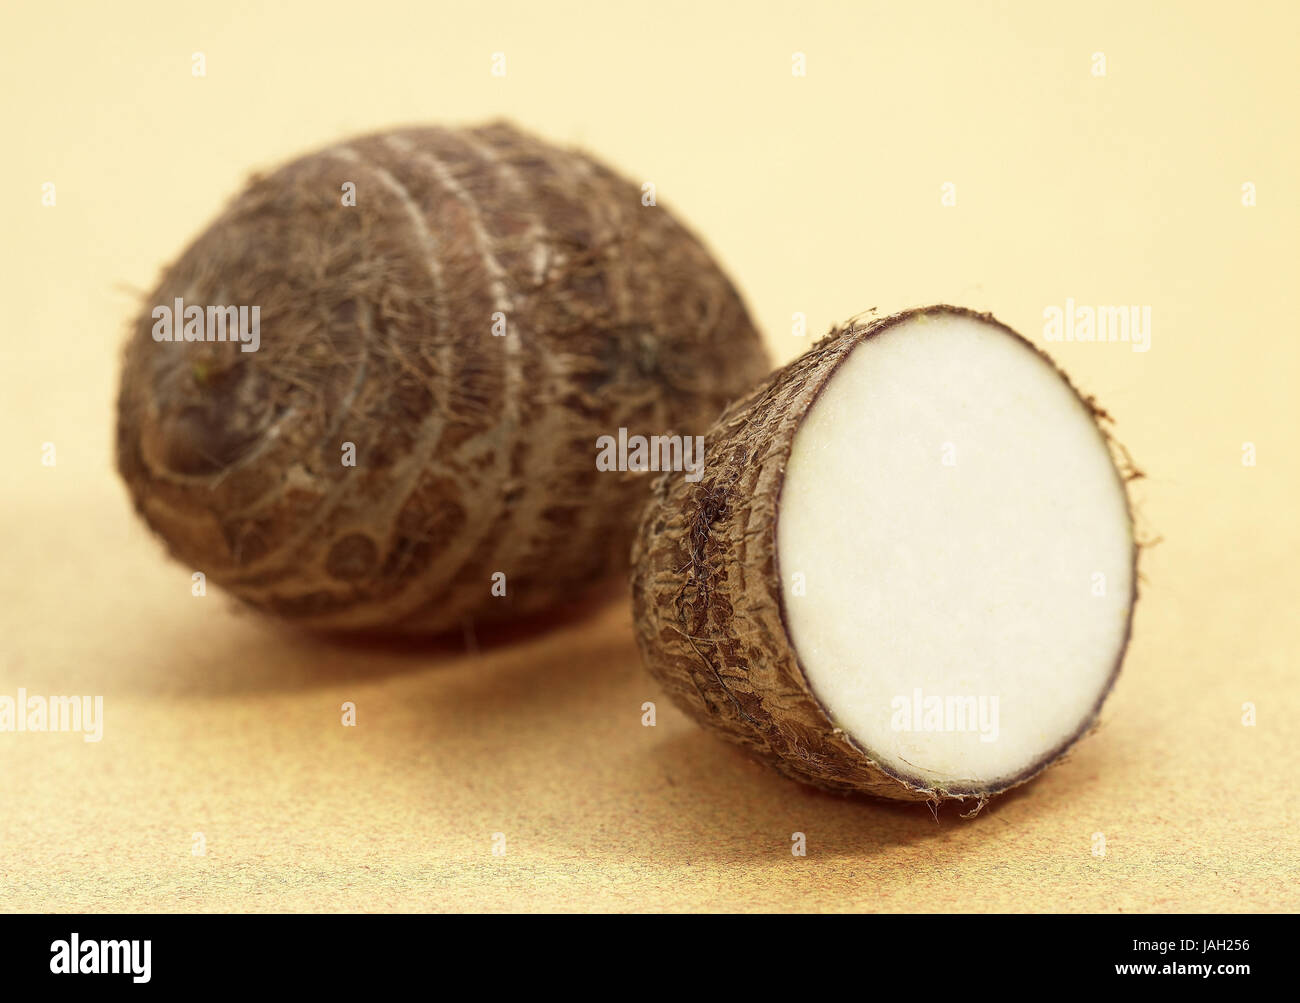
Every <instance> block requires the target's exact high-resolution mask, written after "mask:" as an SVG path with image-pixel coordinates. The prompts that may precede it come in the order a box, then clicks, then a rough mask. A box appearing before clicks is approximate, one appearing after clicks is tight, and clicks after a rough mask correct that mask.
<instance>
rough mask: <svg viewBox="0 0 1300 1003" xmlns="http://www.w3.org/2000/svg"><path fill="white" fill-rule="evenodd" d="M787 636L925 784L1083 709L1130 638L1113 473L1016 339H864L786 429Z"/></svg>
mask: <svg viewBox="0 0 1300 1003" xmlns="http://www.w3.org/2000/svg"><path fill="white" fill-rule="evenodd" d="M777 547H778V560H779V567H780V573H781V587H782V591H783V594H784V600H785V609H786V623H787V627H788V630H789V633H790V640H791V642H792V643H793V645H794V648H795V651H796V652H797V654H798V656H799V660H800V663H801V664H802V666H803V669H804V672H805V673H806V676H807V679H808V682H809V684H810V685H811V687H812V689H813V691H814V693H815V694H816V695H817V697H818V699H819V700H820V701H821V703H822V704H823V706H824V707H825V708H826V710H827V711H828V712H829V714H830V716H831V718H832V720H833V721H834V723H835V724H836V725H837V726H838V727H840V728H843V729H844V730H845V731H846V732H847V733H848V734H849V735H850V736H851V737H852V738H853V739H855V740H856V742H857V744H858V745H859V746H860V747H862V748H863V749H864V750H865V751H866V752H867V753H868V754H869V755H870V756H871V757H872V758H873V759H874V760H875V761H876V762H877V763H879V764H880V765H881V766H883V767H885V768H886V769H888V770H889V771H890V772H893V773H895V774H896V775H900V776H902V777H904V778H906V779H909V780H911V781H912V782H914V783H917V784H918V786H923V787H926V788H932V787H940V788H944V789H948V790H951V791H954V792H962V791H980V790H987V789H999V788H1000V787H1002V786H1005V784H1006V782H1007V781H1009V780H1012V779H1015V778H1017V777H1019V776H1020V775H1022V774H1023V773H1024V772H1025V771H1026V770H1028V769H1030V768H1031V767H1033V766H1035V765H1037V764H1038V763H1040V762H1041V761H1042V760H1043V759H1044V758H1045V757H1047V756H1048V755H1050V754H1051V753H1053V752H1055V751H1056V750H1058V749H1059V748H1060V747H1061V746H1062V744H1064V743H1066V742H1068V741H1069V740H1070V739H1071V738H1072V737H1074V736H1075V734H1076V733H1077V732H1078V731H1079V729H1080V728H1081V727H1082V726H1083V725H1084V724H1085V723H1086V722H1087V720H1088V719H1089V717H1091V716H1092V714H1093V713H1094V711H1095V709H1096V706H1097V703H1098V701H1099V700H1100V699H1101V697H1102V695H1103V694H1104V692H1105V691H1106V688H1107V685H1108V682H1109V680H1110V678H1111V674H1112V672H1113V671H1114V670H1115V668H1116V663H1117V661H1118V660H1119V658H1120V657H1121V655H1122V652H1123V648H1124V645H1125V642H1126V637H1127V629H1128V627H1127V625H1128V618H1129V607H1130V602H1131V597H1132V590H1133V580H1132V576H1133V556H1134V554H1133V538H1132V529H1131V523H1130V519H1129V515H1128V508H1127V504H1126V498H1125V491H1124V485H1123V483H1122V481H1121V479H1120V477H1119V474H1118V473H1117V471H1116V469H1115V466H1114V464H1113V462H1112V460H1111V457H1110V453H1109V450H1108V449H1107V446H1106V443H1105V440H1104V438H1103V437H1102V435H1101V433H1100V431H1099V430H1098V428H1097V425H1096V423H1095V421H1094V420H1093V417H1092V415H1091V413H1090V411H1089V409H1088V408H1087V406H1086V405H1085V404H1084V403H1083V402H1082V401H1080V400H1079V398H1078V397H1077V396H1076V395H1075V393H1074V392H1073V391H1072V390H1071V389H1070V388H1069V386H1068V385H1067V384H1066V383H1065V381H1064V380H1062V379H1061V377H1060V376H1059V375H1058V374H1057V373H1056V371H1055V370H1054V369H1053V367H1052V366H1051V365H1050V364H1049V363H1048V362H1047V361H1046V360H1044V359H1043V358H1042V357H1041V356H1039V355H1038V354H1037V353H1036V352H1035V351H1033V350H1032V349H1031V348H1030V347H1029V346H1028V345H1026V344H1025V343H1023V342H1021V341H1020V340H1019V339H1017V338H1015V337H1013V336H1011V335H1009V334H1007V333H1006V332H1005V331H1003V330H1002V329H1000V328H998V327H996V326H994V325H992V324H989V323H986V322H984V321H981V320H978V319H976V318H973V317H969V316H963V315H958V314H929V315H923V316H918V317H915V318H913V319H910V320H905V321H903V322H901V323H899V324H897V325H895V326H894V327H892V328H888V329H886V330H885V331H883V332H882V333H880V334H878V335H876V336H875V337H872V338H870V339H868V340H866V341H864V342H863V343H862V344H861V345H859V346H858V347H857V348H855V349H854V350H853V351H852V353H851V354H850V355H849V356H848V358H847V359H846V360H845V361H844V362H843V364H841V365H840V367H839V368H838V369H837V370H836V371H835V372H834V373H833V374H832V376H831V377H830V380H829V381H828V383H827V384H826V386H825V388H824V390H823V391H822V393H821V395H820V397H819V398H818V399H817V400H816V402H815V403H814V404H813V406H812V408H811V409H810V410H809V412H808V414H807V416H806V418H805V420H804V422H803V424H802V426H801V427H800V429H799V430H798V432H797V433H796V435H795V439H794V443H793V446H792V450H791V454H790V459H789V463H788V465H787V468H786V474H785V483H784V487H783V488H782V492H781V499H780V509H779V515H778V522H777Z"/></svg>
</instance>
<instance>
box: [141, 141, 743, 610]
mask: <svg viewBox="0 0 1300 1003" xmlns="http://www.w3.org/2000/svg"><path fill="white" fill-rule="evenodd" d="M345 182H352V183H354V184H355V186H356V205H355V206H345V205H343V204H342V186H343V185H344V183H345ZM640 197H641V193H640V189H639V187H638V186H637V185H634V184H633V183H631V182H629V181H627V180H624V179H622V178H620V177H618V176H616V175H615V174H613V173H611V172H610V171H609V170H608V169H606V168H605V167H603V166H602V165H600V164H599V163H597V162H595V161H593V160H591V159H589V158H587V157H586V156H584V155H582V154H580V153H577V152H571V151H565V150H560V149H557V148H555V147H553V146H550V145H548V144H546V143H543V142H541V141H539V140H537V139H534V138H532V137H529V136H527V135H524V134H522V133H520V132H519V131H517V130H515V129H514V128H512V127H510V126H508V125H506V124H502V123H497V124H493V125H489V126H485V127H481V128H472V129H456V130H453V129H438V128H421V129H405V130H397V131H393V132H387V133H382V134H378V135H371V136H365V137H361V138H358V139H355V140H352V141H350V142H347V143H345V144H343V145H339V146H335V147H332V148H329V149H326V150H322V151H320V152H318V153H315V154H313V155H310V156H306V157H303V158H302V159H299V160H296V161H294V162H292V163H290V164H288V165H287V166H285V167H283V168H281V169H280V170H278V171H276V172H275V173H273V174H271V175H270V176H268V177H265V178H254V179H253V181H252V182H251V183H250V185H249V187H248V188H247V190H245V191H244V192H243V193H242V194H241V195H239V196H238V197H237V198H236V199H234V201H233V202H232V203H231V204H230V205H229V207H228V208H227V209H226V210H225V211H224V213H223V214H222V215H221V216H220V217H219V218H218V219H217V220H216V222H215V223H213V225H212V226H211V227H210V228H209V229H208V230H207V231H206V232H205V233H203V234H202V235H201V236H200V237H199V238H198V239H197V240H196V241H195V242H194V243H193V244H192V245H191V246H190V247H189V249H188V250H186V251H185V252H184V254H183V255H182V256H181V258H180V259H179V260H178V261H177V262H176V263H175V264H174V265H173V266H172V267H171V268H170V269H169V270H168V271H167V272H166V274H165V275H164V276H163V278H162V280H161V281H160V283H159V284H158V286H157V288H156V289H155V290H153V291H152V292H151V293H150V294H149V296H148V298H147V300H146V302H145V307H144V310H143V311H142V312H141V315H140V317H139V319H138V321H137V322H136V323H135V326H134V329H133V331H132V336H131V339H130V341H129V344H128V346H127V349H126V357H125V362H124V368H123V373H122V384H121V393H120V397H119V401H118V427H117V457H118V467H119V469H120V471H121V474H122V477H123V478H124V479H125V481H126V483H127V486H128V488H129V490H130V493H131V497H132V500H133V502H134V504H135V506H136V508H137V510H138V511H139V512H140V513H141V515H142V516H143V517H144V519H145V520H146V521H147V522H148V523H149V525H150V526H151V527H152V528H153V529H154V530H155V531H156V532H157V533H158V534H159V535H160V536H161V537H162V538H163V539H164V540H165V541H166V543H167V545H168V547H169V548H170V550H171V552H172V553H173V555H174V556H175V557H176V558H178V559H179V560H181V561H183V562H185V563H186V564H187V565H189V566H190V567H192V568H193V569H194V570H196V571H202V572H204V573H205V574H206V575H207V577H208V578H209V579H210V580H212V581H214V582H217V583H219V584H221V585H223V586H225V587H226V588H227V589H229V590H230V591H232V592H233V593H234V594H236V595H237V596H239V597H240V598H241V599H243V600H245V601H247V602H248V603H250V604H252V605H253V606H256V607H259V608H261V609H263V610H267V611H270V612H274V613H277V614H280V615H282V616H284V617H288V618H290V619H292V620H294V621H295V622H298V623H301V624H304V625H307V626H312V627H320V628H329V629H358V628H360V629H365V628H375V627H383V628H391V629H397V630H404V631H438V630H444V629H448V628H451V627H455V626H460V625H462V624H465V623H467V622H470V621H473V620H486V619H499V618H503V617H506V616H511V615H517V614H522V613H528V612H533V611H536V610H539V609H542V608H544V607H547V606H549V605H551V604H553V603H556V602H560V601H564V600H568V599H571V598H573V597H574V596H575V595H577V594H578V593H580V592H581V591H583V590H584V589H586V588H587V587H588V586H590V585H591V584H593V583H595V582H596V581H598V580H600V579H602V578H605V577H606V576H608V575H609V574H610V573H618V572H619V571H623V570H625V569H626V564H627V553H628V548H629V544H630V542H631V536H632V532H633V530H634V527H635V519H636V513H637V511H638V509H639V504H640V502H641V501H642V500H643V499H644V497H645V496H646V494H647V493H648V490H649V487H650V484H649V479H648V477H646V475H644V474H642V475H638V474H635V473H618V472H599V471H597V470H596V466H595V458H596V440H597V438H598V437H599V436H602V435H617V432H618V429H619V428H620V426H621V427H625V428H627V429H628V430H629V434H638V433H639V434H644V435H652V434H671V433H676V434H681V435H688V434H689V435H698V434H703V433H704V431H705V429H706V428H707V426H708V425H709V424H710V423H711V422H712V420H713V419H714V418H715V417H716V416H717V415H718V414H719V412H721V410H722V409H723V407H724V406H725V405H726V404H727V403H728V402H729V401H731V400H732V399H734V398H735V397H736V396H737V395H738V394H739V393H740V392H741V391H743V390H744V389H745V388H746V387H748V386H749V385H751V384H752V383H753V381H754V380H755V379H757V378H758V377H759V376H761V375H762V374H763V373H765V372H766V371H767V370H768V362H767V359H766V356H765V353H764V351H763V348H762V344H761V341H760V338H759V336H758V334H757V332H756V331H755V330H754V328H753V326H752V324H751V323H750V320H749V318H748V316H747V314H746V311H745V308H744V305H743V304H742V302H741V301H740V298H739V297H738V296H737V294H736V292H735V290H734V289H733V288H732V286H731V283H730V282H729V281H728V280H727V278H726V277H725V276H724V275H723V274H722V272H721V271H720V270H719V269H718V268H717V266H716V265H715V264H714V263H713V262H712V260H711V259H710V257H709V255H708V254H707V252H706V251H705V250H704V249H703V247H701V245H700V244H699V243H698V242H697V241H696V240H695V238H694V237H693V236H692V235H691V234H690V233H689V232H687V231H686V230H685V229H684V228H683V227H682V226H680V225H679V224H678V223H677V222H676V221H674V220H673V218H672V217H671V216H670V215H669V214H668V213H667V212H666V211H665V210H664V209H663V208H660V207H645V206H642V205H641V201H640ZM175 297H183V299H184V301H185V303H186V304H187V305H189V304H196V305H200V306H207V305H226V304H242V305H249V306H252V305H258V306H260V309H261V348H260V350H259V351H256V352H241V351H240V346H239V345H238V344H237V343H234V342H225V343H221V342H215V343H214V342H193V343H183V342H182V343H175V342H172V343H168V342H162V343H159V342H156V341H155V340H154V339H153V337H152V330H153V324H154V320H153V318H152V316H151V309H152V307H154V306H156V305H160V304H167V305H170V304H171V303H172V302H173V300H174V298H175ZM494 314H504V315H505V317H506V318H507V328H506V330H507V334H506V336H504V337H497V336H494V335H493V333H492V329H493V322H494ZM345 443H353V444H355V450H356V465H355V466H346V465H344V463H343V455H344V454H343V450H344V444H345ZM498 571H499V572H503V573H504V574H505V575H506V583H507V594H506V596H505V597H504V598H502V597H496V596H493V595H492V594H491V588H492V584H493V582H492V576H493V574H494V573H495V572H498Z"/></svg>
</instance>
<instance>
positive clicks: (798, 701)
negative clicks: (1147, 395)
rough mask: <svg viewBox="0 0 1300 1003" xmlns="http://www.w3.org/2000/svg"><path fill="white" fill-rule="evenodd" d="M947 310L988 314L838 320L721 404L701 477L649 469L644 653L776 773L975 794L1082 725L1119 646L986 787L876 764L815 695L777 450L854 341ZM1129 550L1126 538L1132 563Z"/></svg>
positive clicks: (642, 591)
mask: <svg viewBox="0 0 1300 1003" xmlns="http://www.w3.org/2000/svg"><path fill="white" fill-rule="evenodd" d="M944 311H947V312H955V313H961V314H967V315H971V316H979V317H981V319H983V320H986V321H989V322H992V323H995V324H996V323H997V322H996V321H994V320H993V318H992V317H989V316H987V315H980V314H975V313H974V312H973V311H969V310H963V309H961V308H958V307H948V306H935V307H927V308H924V309H923V310H919V311H908V312H906V313H902V314H897V315H895V316H892V317H886V318H882V319H875V320H871V321H869V322H866V323H863V324H860V325H855V326H850V327H845V328H840V329H837V330H834V331H832V332H831V334H830V335H828V336H827V337H826V338H824V339H823V340H821V341H820V342H818V343H817V344H816V345H814V346H813V347H812V348H811V349H810V350H809V351H808V352H806V353H805V354H804V355H802V356H800V357H799V358H797V359H795V360H794V361H793V362H791V363H790V364H789V365H787V366H785V367H783V368H782V369H779V370H777V371H776V372H775V373H773V374H771V375H770V376H769V377H768V378H767V379H766V380H764V381H763V382H762V383H761V384H759V385H758V386H757V387H756V388H755V389H754V390H753V391H752V392H751V393H750V394H749V395H748V396H747V397H745V398H743V399H741V400H739V401H737V402H736V403H735V404H733V405H732V406H731V407H730V408H728V409H727V411H726V412H725V413H724V414H723V415H722V417H721V418H719V419H718V421H717V423H716V424H715V425H714V426H713V428H712V429H710V431H709V432H708V434H707V436H706V440H705V457H706V461H707V462H706V465H705V471H704V476H703V478H702V479H700V480H699V482H698V483H695V484H691V483H689V482H687V481H686V480H685V479H684V478H683V477H682V476H681V475H680V474H672V473H669V474H665V475H663V476H661V477H660V478H659V479H658V480H657V481H656V483H655V487H654V493H653V498H652V500H651V502H650V504H649V505H648V506H647V508H646V511H645V513H644V515H643V517H642V523H641V528H640V532H639V533H638V535H637V538H636V542H635V544H634V545H633V558H632V566H633V578H632V600H633V607H634V614H635V622H636V630H637V641H638V644H639V646H640V648H641V654H642V658H643V659H644V661H645V663H646V666H647V667H648V668H649V670H650V672H651V674H652V675H654V677H655V678H656V679H657V680H658V681H659V682H660V683H661V684H662V685H663V687H664V688H665V689H666V690H667V691H668V693H669V695H670V696H671V697H672V698H673V700H674V701H675V702H676V703H677V704H678V706H680V707H682V708H683V709H684V710H685V711H686V712H687V713H688V714H689V715H690V716H691V717H693V718H694V719H695V720H696V721H698V722H700V723H701V724H704V725H706V726H708V727H710V728H713V729H716V730H717V732H718V733H719V734H720V735H721V736H722V737H723V738H725V739H727V740H729V741H731V742H734V743H736V744H738V745H740V746H742V747H744V748H745V749H746V750H747V751H749V752H750V753H751V754H752V755H754V756H755V757H756V758H757V759H759V760H761V761H763V762H765V763H767V764H768V765H770V766H772V767H773V768H774V769H776V770H777V771H778V772H780V773H782V774H784V775H785V776H787V777H790V778H792V779H794V780H799V781H802V782H803V783H807V784H811V785H813V786H816V787H820V788H823V789H825V790H830V791H836V792H840V793H861V794H868V795H872V796H875V797H883V798H890V799H895V800H902V801H929V802H941V801H946V800H957V801H960V800H964V799H967V798H974V799H976V800H977V802H978V803H979V805H982V804H983V803H984V802H985V801H986V800H987V799H988V798H989V797H990V796H992V795H995V794H999V793H1002V792H1003V791H1006V790H1009V789H1010V788H1012V787H1015V786H1017V785H1019V784H1022V783H1024V782H1025V781H1027V780H1029V779H1031V778H1032V777H1034V776H1036V775H1037V774H1038V773H1040V772H1041V771H1042V770H1043V769H1045V768H1046V767H1047V766H1048V765H1050V764H1051V763H1053V762H1055V761H1056V760H1058V759H1059V758H1060V757H1061V756H1062V755H1064V753H1065V752H1066V750H1067V749H1068V748H1069V747H1070V746H1072V745H1073V744H1074V743H1075V742H1076V741H1077V740H1078V739H1079V738H1080V737H1082V736H1083V735H1084V734H1085V733H1086V732H1087V731H1088V730H1089V729H1090V728H1091V727H1092V726H1093V724H1094V723H1095V720H1096V715H1097V713H1098V711H1100V709H1101V704H1102V701H1103V700H1104V699H1105V696H1106V693H1109V691H1110V688H1111V686H1112V685H1114V681H1115V678H1116V676H1117V675H1118V673H1119V666H1120V662H1121V661H1122V659H1123V651H1121V653H1120V657H1119V659H1118V660H1117V661H1116V664H1115V670H1114V672H1113V673H1112V675H1111V678H1110V680H1109V682H1108V683H1107V685H1106V692H1105V693H1103V694H1102V696H1101V697H1100V698H1099V699H1098V701H1097V704H1096V706H1095V707H1094V708H1093V709H1092V713H1091V714H1090V715H1089V717H1088V720H1087V721H1086V722H1085V723H1084V725H1083V726H1082V727H1081V728H1080V729H1079V731H1078V732H1077V733H1076V734H1075V735H1073V736H1072V737H1071V738H1070V739H1069V740H1068V741H1066V742H1064V743H1063V744H1062V745H1061V746H1060V747H1059V748H1057V749H1055V750H1053V751H1052V752H1051V753H1050V754H1049V755H1047V756H1046V757H1044V758H1043V759H1042V760H1041V761H1040V762H1038V763H1036V764H1034V765H1033V766H1031V767H1030V768H1029V769H1027V770H1025V771H1024V772H1023V773H1022V774H1020V775H1019V776H1016V777H1014V778H1012V779H1010V780H1009V781H1007V782H1005V783H1002V784H1000V785H998V786H996V787H990V788H987V789H975V788H969V787H967V788H950V789H945V788H936V787H929V786H926V781H924V780H922V779H920V778H909V777H906V776H903V775H900V774H898V773H896V772H894V771H892V770H889V769H887V768H886V767H884V766H882V765H880V764H879V763H877V762H876V761H875V760H874V759H873V758H872V756H871V754H870V752H869V750H866V749H863V748H861V747H859V746H858V745H857V744H856V743H855V742H854V741H853V740H852V739H851V738H850V737H849V736H848V735H847V734H846V733H845V732H844V731H842V730H841V729H839V728H838V727H836V725H835V722H834V721H833V720H832V718H831V715H830V714H829V713H828V712H827V710H826V709H825V708H824V707H823V706H822V704H821V703H820V701H819V700H818V699H817V696H816V695H815V694H814V693H813V690H812V687H811V686H810V685H809V684H808V680H807V678H806V676H805V674H804V670H803V668H802V666H801V665H800V664H799V657H798V654H797V652H796V651H795V650H794V646H793V644H792V643H791V641H790V638H789V633H788V631H787V629H786V620H785V609H784V602H783V598H782V591H781V571H780V568H779V566H778V559H777V542H776V541H777V519H778V516H779V511H780V504H779V503H780V496H781V487H782V484H783V481H784V475H785V466H786V461H787V460H788V458H789V456H790V449H791V446H792V444H793V442H794V436H795V433H796V432H797V431H798V429H799V426H800V425H801V424H802V422H803V418H804V416H805V415H806V414H807V413H808V409H809V408H810V407H811V406H812V404H813V403H814V402H815V401H816V399H817V397H818V395H819V394H820V393H821V391H822V389H823V388H824V387H825V386H826V383H827V381H828V380H829V379H830V377H831V376H832V374H833V373H834V372H835V370H836V368H837V367H838V366H839V365H840V363H842V362H843V361H844V360H845V359H846V358H847V357H848V355H849V353H850V352H851V351H852V350H853V349H854V348H856V347H857V346H858V345H859V344H861V343H862V342H863V341H865V340H866V339H868V338H871V337H873V336H874V335H876V334H879V333H880V332H881V331H884V330H886V329H887V328H888V327H890V326H892V325H893V324H896V323H898V322H900V321H902V320H906V319H908V318H909V317H912V316H915V315H916V314H918V313H937V312H944ZM998 326H1000V327H1003V329H1004V330H1006V331H1008V332H1009V333H1011V334H1013V335H1014V334H1015V332H1013V331H1011V330H1010V329H1009V328H1005V327H1004V326H1003V325H998ZM1015 336H1016V337H1019V335H1015ZM1021 340H1023V339H1021ZM1025 344H1026V345H1028V344H1029V343H1028V342H1025ZM1031 347H1032V346H1031ZM1040 354H1042V353H1040ZM1044 358H1046V356H1044ZM1049 361H1050V360H1049ZM1057 372H1058V373H1060V370H1059V369H1058V370H1057ZM1060 375H1061V379H1062V380H1065V382H1066V383H1067V385H1068V384H1069V381H1068V380H1066V378H1065V375H1064V374H1063V373H1061V374H1060ZM1071 389H1073V387H1071ZM1076 393H1077V391H1076ZM1081 399H1082V398H1081ZM1085 403H1086V404H1087V406H1089V407H1090V408H1091V409H1092V411H1093V413H1094V416H1096V417H1098V418H1101V417H1103V413H1102V412H1100V411H1099V410H1098V409H1097V408H1096V407H1095V406H1093V405H1092V402H1091V401H1085ZM1099 434H1102V435H1105V432H1104V431H1102V430H1101V429H1100V427H1099ZM1107 441H1108V442H1109V441H1110V440H1109V437H1107ZM1116 448H1117V447H1116ZM1116 460H1117V463H1118V464H1119V466H1120V470H1121V471H1122V476H1124V477H1125V478H1126V479H1131V478H1132V477H1136V476H1140V475H1139V474H1137V473H1136V471H1132V470H1131V469H1129V465H1128V462H1127V457H1126V456H1124V455H1123V454H1122V453H1117V454H1116ZM1136 556H1137V552H1136V548H1135V551H1134V560H1135V563H1136ZM1136 578H1137V576H1136V575H1134V581H1135V582H1136ZM1136 599H1137V594H1136V585H1135V591H1134V595H1133V601H1134V602H1136ZM1131 610H1132V607H1131V606H1130V614H1129V624H1130V627H1131V624H1132V612H1131ZM1125 646H1126V647H1127V635H1126V638H1125Z"/></svg>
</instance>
